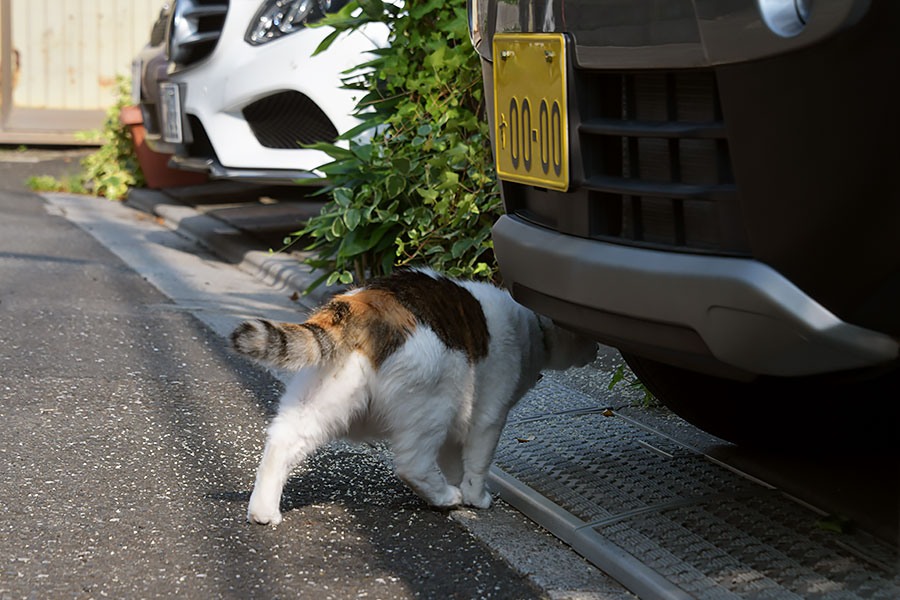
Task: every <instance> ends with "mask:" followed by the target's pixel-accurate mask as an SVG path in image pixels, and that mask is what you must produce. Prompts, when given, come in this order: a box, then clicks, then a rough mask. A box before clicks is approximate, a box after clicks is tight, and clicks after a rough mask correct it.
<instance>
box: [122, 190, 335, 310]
mask: <svg viewBox="0 0 900 600" xmlns="http://www.w3.org/2000/svg"><path fill="white" fill-rule="evenodd" d="M125 205H126V206H128V207H130V208H133V209H135V210H139V211H141V212H145V213H147V214H151V215H154V216H156V217H159V218H161V219H162V220H163V222H164V224H165V225H166V226H167V227H168V228H169V229H172V230H173V231H175V232H176V233H179V234H181V235H183V236H184V237H187V238H189V239H191V240H193V241H195V242H197V243H199V244H200V245H201V246H203V247H204V248H206V249H207V250H209V251H210V252H212V253H213V254H215V255H216V256H218V257H219V258H221V259H223V260H226V261H228V262H230V263H232V264H234V265H236V266H237V267H238V268H239V269H241V270H242V271H244V272H246V273H250V274H252V275H254V276H256V277H258V278H259V279H261V280H263V281H265V282H266V283H268V284H270V285H273V286H275V287H276V288H286V289H289V290H293V291H296V292H297V294H299V295H300V298H299V300H298V302H299V303H300V304H302V305H303V306H305V307H306V308H307V309H313V308H315V307H316V306H319V305H320V304H323V303H324V302H325V301H326V300H327V299H328V298H329V297H331V296H332V295H334V294H336V293H338V292H341V291H343V290H344V289H345V288H342V287H338V286H326V285H324V284H323V285H320V286H319V287H317V288H316V289H315V290H313V291H312V292H310V293H309V294H308V295H303V291H304V290H305V289H306V288H307V287H308V286H309V285H310V284H311V283H312V282H313V281H315V280H316V279H317V278H318V277H319V276H320V274H318V273H316V272H314V271H313V270H312V268H311V267H309V266H307V265H304V264H303V263H302V262H300V261H302V260H303V258H304V257H305V256H306V255H307V254H306V253H294V254H293V255H290V256H289V255H286V254H272V253H270V252H264V251H261V250H252V249H251V248H253V247H254V246H258V243H255V242H254V241H253V240H251V239H250V238H249V237H248V236H247V235H246V234H244V233H243V232H242V231H240V230H239V229H237V228H235V227H232V226H231V225H229V224H227V223H225V222H224V221H220V220H219V219H216V218H214V217H210V216H207V215H204V214H203V213H200V212H198V211H196V210H195V209H193V208H191V207H190V206H186V205H184V204H181V203H180V202H178V201H177V200H174V199H172V198H171V197H169V196H168V195H167V194H166V193H165V192H163V191H159V190H151V189H147V188H133V189H131V190H130V191H129V193H128V198H127V199H126V201H125Z"/></svg>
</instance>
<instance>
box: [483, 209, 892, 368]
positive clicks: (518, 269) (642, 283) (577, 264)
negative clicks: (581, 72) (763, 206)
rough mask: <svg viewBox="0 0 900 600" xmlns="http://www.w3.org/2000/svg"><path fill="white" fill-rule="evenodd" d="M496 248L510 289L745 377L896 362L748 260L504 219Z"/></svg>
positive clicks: (887, 340)
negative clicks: (701, 346)
mask: <svg viewBox="0 0 900 600" xmlns="http://www.w3.org/2000/svg"><path fill="white" fill-rule="evenodd" d="M493 238H494V251H495V253H496V255H497V259H498V261H499V262H500V265H501V271H502V273H503V278H504V281H505V282H506V283H507V284H508V285H510V286H512V284H513V283H518V284H520V285H523V286H525V287H528V288H530V289H533V290H536V291H538V292H541V293H543V294H547V295H550V296H552V297H554V298H558V299H560V300H563V301H565V302H568V303H572V304H576V305H580V306H583V307H588V308H590V309H595V310H600V311H605V312H608V313H614V314H619V315H624V316H627V317H631V318H636V319H644V320H647V321H654V322H659V323H668V324H672V325H676V326H682V327H687V328H690V329H692V330H694V331H696V332H697V333H698V334H699V335H700V337H701V338H702V339H703V341H704V342H705V343H706V345H707V346H708V348H709V350H710V352H711V353H712V355H713V356H714V357H715V358H716V359H717V360H719V361H721V362H723V363H725V364H727V365H731V366H733V367H737V368H738V369H742V370H745V371H749V372H751V373H758V374H762V375H776V376H802V375H813V374H817V373H825V372H831V371H840V370H845V369H854V368H862V367H868V366H874V365H878V364H882V363H886V362H889V361H892V360H896V359H897V358H898V357H900V343H898V340H896V339H894V338H892V337H890V336H888V335H885V334H882V333H878V332H876V331H871V330H868V329H864V328H862V327H858V326H856V325H851V324H849V323H845V322H844V321H841V320H840V319H838V318H837V317H836V316H835V315H834V314H832V313H831V312H830V311H828V310H827V309H825V308H824V307H823V306H822V305H820V304H819V303H817V302H816V301H815V300H813V299H812V298H810V297H809V296H807V295H806V294H805V293H804V292H803V291H802V290H800V289H799V288H798V287H797V286H795V285H794V284H793V283H791V282H790V281H788V280H787V279H786V278H785V277H783V276H782V275H781V274H779V273H778V272H777V271H775V270H774V269H772V268H770V267H768V266H766V265H764V264H762V263H759V262H756V261H753V260H749V259H740V258H727V257H718V256H702V255H693V254H682V253H673V252H660V251H656V250H648V249H643V248H633V247H628V246H621V245H616V244H609V243H604V242H600V241H596V240H587V239H583V238H577V237H573V236H569V235H563V234H560V233H557V232H554V231H550V230H547V229H544V228H541V227H537V226H534V225H530V224H527V223H525V222H524V221H521V220H519V219H516V218H514V217H510V216H508V215H504V216H502V217H501V218H500V219H499V220H498V221H497V223H496V224H495V225H494V229H493ZM548 316H550V317H553V316H554V315H548ZM562 320H564V319H562Z"/></svg>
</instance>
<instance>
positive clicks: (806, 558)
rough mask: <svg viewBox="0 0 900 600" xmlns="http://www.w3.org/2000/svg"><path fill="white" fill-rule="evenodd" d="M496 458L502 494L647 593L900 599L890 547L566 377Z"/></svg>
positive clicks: (541, 392)
mask: <svg viewBox="0 0 900 600" xmlns="http://www.w3.org/2000/svg"><path fill="white" fill-rule="evenodd" d="M572 407H581V408H580V409H578V410H574V411H573V410H571V409H572ZM495 461H496V465H497V466H498V467H499V468H500V469H501V470H502V472H503V473H495V477H494V479H493V484H494V486H495V487H496V488H497V489H499V490H500V491H501V495H502V496H504V498H506V499H507V500H508V501H510V502H511V503H512V504H513V505H517V506H519V507H520V508H521V509H522V510H523V512H525V513H526V514H529V516H531V517H532V518H535V520H537V521H538V522H539V523H541V524H542V525H544V526H545V527H547V528H548V529H549V530H551V531H553V532H554V533H556V534H557V535H558V536H559V537H561V538H562V539H564V540H565V541H567V542H569V543H570V544H572V545H573V547H575V549H576V550H579V551H582V553H583V554H585V556H586V557H587V558H589V559H591V560H594V562H595V563H597V564H598V566H599V567H600V568H602V569H604V570H607V571H608V572H610V574H611V575H613V576H614V577H617V578H619V580H620V581H621V582H622V583H623V584H624V585H626V586H627V587H630V588H631V589H632V591H634V592H635V593H638V594H639V595H641V597H642V598H650V597H666V598H678V597H691V598H697V599H701V600H706V599H720V598H754V599H756V598H760V599H762V598H766V599H769V598H772V599H775V598H778V599H780V598H822V599H827V600H832V599H834V600H837V599H856V598H868V599H882V598H883V599H885V600H887V599H893V598H900V576H898V570H897V564H898V563H897V555H896V551H895V550H894V549H893V548H892V547H890V546H889V545H888V544H886V543H884V542H882V541H880V540H878V539H876V538H873V537H871V536H868V535H867V534H865V533H862V532H859V533H852V534H842V535H840V536H837V535H834V534H832V533H829V532H826V531H822V530H820V529H818V528H817V527H816V526H815V523H816V522H817V521H818V520H820V519H821V515H820V514H818V513H816V512H815V511H813V510H811V509H809V508H807V507H805V506H802V505H800V504H799V503H797V502H795V501H793V500H791V499H790V498H788V497H786V496H785V495H783V494H781V493H780V492H778V491H777V490H774V489H772V488H770V487H766V486H765V485H762V484H760V483H758V482H756V481H753V480H751V479H749V478H746V477H744V476H742V475H740V474H738V473H736V472H734V471H731V470H729V469H728V468H725V467H723V466H721V465H719V464H716V463H713V462H712V461H710V460H709V459H707V458H706V457H705V456H703V455H701V454H699V453H697V452H694V451H693V450H690V449H688V448H685V447H684V446H682V445H680V444H678V443H677V442H674V441H672V440H670V439H669V438H666V437H664V436H662V435H659V434H656V433H654V432H651V431H648V430H646V429H644V428H642V427H640V426H638V425H636V424H634V423H632V422H631V421H629V420H628V419H625V418H622V417H620V416H618V415H615V414H614V413H609V412H607V413H606V414H604V412H603V409H602V408H599V407H596V405H594V406H593V407H592V400H591V398H590V397H588V396H586V395H584V394H582V393H581V392H579V391H577V390H575V389H572V388H570V387H568V386H567V385H566V383H565V380H564V379H562V376H556V375H550V376H547V377H545V378H544V380H543V381H542V382H541V384H540V385H539V386H538V387H537V388H536V389H535V390H534V391H533V392H532V393H531V394H530V395H529V397H527V398H526V399H524V400H523V402H522V403H521V404H520V405H519V406H518V407H517V408H516V410H515V411H514V413H513V414H512V415H511V418H510V422H509V424H508V425H507V427H506V429H505V431H504V434H503V438H502V439H501V442H500V446H499V447H498V449H497V455H496V459H495ZM542 515H543V516H542ZM542 518H544V519H546V520H548V523H544V522H542V521H541V519H542ZM567 538H568V539H567ZM585 548H587V552H585V551H584V550H585ZM598 556H599V559H598V558H597V557H598ZM634 559H636V560H634ZM598 561H599V562H598ZM610 561H611V562H610ZM637 564H639V565H640V566H639V568H637V571H635V565H637ZM628 565H630V566H628ZM617 569H619V570H622V572H623V573H624V575H623V574H622V573H620V574H617V573H616V572H615V571H616V570H617ZM629 569H631V571H630V573H629V572H626V571H628V570H629ZM651 580H652V582H651V583H653V582H655V583H653V584H652V585H649V586H648V585H646V583H647V581H651Z"/></svg>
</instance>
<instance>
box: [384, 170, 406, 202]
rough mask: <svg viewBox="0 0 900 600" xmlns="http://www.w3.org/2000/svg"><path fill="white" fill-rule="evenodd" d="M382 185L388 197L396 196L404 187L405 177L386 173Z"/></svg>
mask: <svg viewBox="0 0 900 600" xmlns="http://www.w3.org/2000/svg"><path fill="white" fill-rule="evenodd" d="M384 185H385V188H386V189H385V191H386V192H387V195H388V198H396V197H397V195H398V194H399V193H400V192H402V191H403V188H405V187H406V179H404V178H403V177H400V176H399V175H388V178H387V180H386V181H385V182H384Z"/></svg>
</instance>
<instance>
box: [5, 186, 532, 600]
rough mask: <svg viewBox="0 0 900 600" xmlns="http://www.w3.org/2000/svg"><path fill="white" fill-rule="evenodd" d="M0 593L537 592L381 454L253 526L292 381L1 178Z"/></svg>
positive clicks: (348, 458) (325, 457) (311, 487)
mask: <svg viewBox="0 0 900 600" xmlns="http://www.w3.org/2000/svg"><path fill="white" fill-rule="evenodd" d="M0 337H2V344H0V372H2V373H3V376H2V383H0V422H2V423H3V427H2V428H0V489H2V497H3V502H2V503H0V598H18V597H30V598H51V597H52V598H63V597H64V598H73V597H86V598H87V597H119V598H125V597H128V598H139V597H161V596H176V597H193V598H210V597H251V596H252V597H307V598H357V597H371V598H414V597H419V598H438V597H440V598H478V597H485V598H531V597H539V596H540V595H541V592H540V590H539V589H537V588H536V587H535V586H534V585H533V584H531V583H530V582H529V581H528V580H527V579H525V578H523V577H522V576H521V575H520V574H518V573H517V572H515V571H514V570H513V569H512V568H511V567H510V566H509V565H508V564H507V563H506V562H505V561H503V560H502V559H500V558H499V557H497V556H496V555H495V554H493V553H492V552H491V551H490V550H489V549H488V548H487V547H485V546H484V545H483V544H481V543H480V542H478V541H477V540H476V539H475V538H474V537H472V536H471V535H470V534H468V533H467V532H466V531H464V530H463V529H462V528H461V527H460V526H459V525H458V524H456V523H455V522H454V521H452V520H450V519H448V518H447V515H446V514H445V513H441V512H436V511H433V510H429V509H428V508H426V507H425V506H424V505H423V504H422V503H421V502H420V501H419V500H418V499H417V498H416V497H415V496H414V495H413V494H412V493H411V492H410V491H409V490H408V489H406V488H405V487H404V486H403V485H402V484H401V483H399V482H398V481H397V480H396V478H394V477H393V476H392V474H391V473H390V469H389V467H388V465H387V464H386V462H385V460H383V457H381V456H379V454H378V453H377V452H370V451H365V450H362V449H357V448H353V447H349V446H340V445H339V446H332V447H329V448H328V449H326V450H324V451H322V452H320V453H319V454H318V455H317V456H316V457H315V458H314V460H313V461H312V463H311V465H310V468H309V469H308V470H306V471H305V472H304V474H302V475H300V476H299V477H295V478H294V479H293V480H292V481H291V483H290V485H289V489H288V493H287V495H286V498H287V501H286V502H287V506H286V507H285V508H288V509H291V511H292V512H291V516H290V518H289V519H286V521H285V523H284V524H282V525H281V526H280V527H278V528H275V529H273V528H267V527H258V526H250V525H248V524H247V523H246V522H245V519H244V515H245V510H246V502H247V499H248V497H249V492H250V489H251V485H252V480H253V472H254V469H255V463H256V460H257V458H258V455H259V452H260V449H261V444H262V441H263V436H264V426H265V423H266V420H267V418H268V415H269V414H270V412H271V410H272V406H273V402H274V401H275V400H276V399H277V396H278V393H279V390H280V388H281V384H280V383H279V382H278V381H276V380H275V379H273V378H271V377H270V376H269V375H267V374H265V373H264V372H262V371H260V370H259V369H257V368H255V367H253V366H251V365H249V364H248V363H246V362H244V361H243V360H242V359H240V358H238V357H236V356H234V355H233V354H231V353H230V352H229V351H228V350H227V349H226V347H225V343H224V341H223V340H222V338H221V337H219V336H217V335H215V334H214V333H213V332H211V331H210V330H209V328H207V327H206V326H204V325H203V324H202V323H200V322H199V321H198V320H197V319H195V318H194V317H193V316H191V315H190V314H188V313H187V312H185V311H184V310H180V309H179V307H178V306H177V305H176V304H173V303H172V302H171V301H170V300H169V298H167V297H166V296H164V295H163V294H162V293H160V292H159V291H158V290H157V289H156V288H155V287H154V286H152V285H150V284H149V283H148V282H147V281H146V280H145V279H144V277H142V276H141V275H138V274H137V273H135V272H134V271H132V270H131V269H129V268H127V267H126V266H125V265H124V264H123V263H122V261H121V260H119V259H118V258H117V257H116V256H114V255H113V254H112V253H111V252H109V251H108V250H107V249H105V248H104V247H103V246H101V245H100V244H99V243H97V242H96V241H95V240H94V239H93V238H92V237H91V236H90V235H88V234H87V233H85V232H84V231H82V230H80V229H78V228H77V227H75V226H74V225H72V224H71V223H69V222H68V221H66V220H65V219H63V218H61V217H59V216H53V215H50V214H48V213H47V210H46V208H45V205H44V202H43V201H42V200H41V199H40V198H39V197H37V196H35V195H33V194H30V193H25V192H10V191H0Z"/></svg>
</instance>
